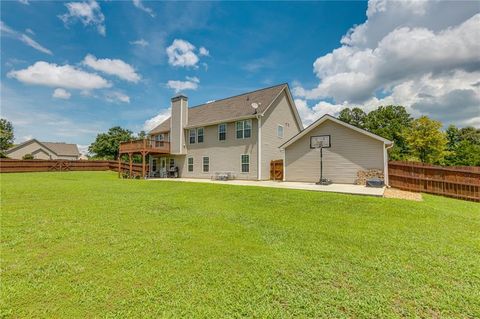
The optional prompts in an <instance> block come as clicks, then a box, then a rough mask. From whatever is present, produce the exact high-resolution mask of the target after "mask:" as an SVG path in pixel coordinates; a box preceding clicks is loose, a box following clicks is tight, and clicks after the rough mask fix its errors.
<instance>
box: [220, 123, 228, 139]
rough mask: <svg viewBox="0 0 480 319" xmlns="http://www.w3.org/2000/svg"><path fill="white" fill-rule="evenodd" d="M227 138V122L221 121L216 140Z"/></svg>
mask: <svg viewBox="0 0 480 319" xmlns="http://www.w3.org/2000/svg"><path fill="white" fill-rule="evenodd" d="M226 139H227V124H225V123H223V124H220V125H219V126H218V140H219V141H225V140H226Z"/></svg>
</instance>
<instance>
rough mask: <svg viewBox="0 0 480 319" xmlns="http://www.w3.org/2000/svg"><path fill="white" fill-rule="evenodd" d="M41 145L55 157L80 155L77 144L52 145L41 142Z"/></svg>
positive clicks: (51, 143)
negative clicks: (53, 153) (55, 155)
mask: <svg viewBox="0 0 480 319" xmlns="http://www.w3.org/2000/svg"><path fill="white" fill-rule="evenodd" d="M41 143H42V144H43V145H45V146H46V147H48V148H49V149H51V150H52V151H53V152H55V153H56V154H57V155H65V156H79V155H80V152H79V151H78V147H77V144H67V143H53V142H41Z"/></svg>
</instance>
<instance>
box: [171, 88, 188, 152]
mask: <svg viewBox="0 0 480 319" xmlns="http://www.w3.org/2000/svg"><path fill="white" fill-rule="evenodd" d="M171 101H172V117H171V121H170V153H171V154H180V155H181V154H186V153H187V150H186V148H185V136H184V134H185V133H184V132H185V126H186V125H187V121H188V97H186V96H185V95H183V94H178V95H176V96H174V97H172V100H171Z"/></svg>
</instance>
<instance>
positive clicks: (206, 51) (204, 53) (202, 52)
mask: <svg viewBox="0 0 480 319" xmlns="http://www.w3.org/2000/svg"><path fill="white" fill-rule="evenodd" d="M198 54H200V55H203V56H209V55H210V51H208V50H207V49H206V48H205V47H200V49H198Z"/></svg>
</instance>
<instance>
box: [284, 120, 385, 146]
mask: <svg viewBox="0 0 480 319" xmlns="http://www.w3.org/2000/svg"><path fill="white" fill-rule="evenodd" d="M327 120H329V121H332V122H335V123H337V124H340V125H342V126H344V127H347V128H349V129H352V130H354V131H357V132H359V133H361V134H364V135H367V136H369V137H371V138H373V139H376V140H378V141H381V142H383V143H385V144H393V142H392V141H390V140H387V139H385V138H383V137H381V136H379V135H377V134H374V133H371V132H369V131H366V130H364V129H361V128H359V127H356V126H353V125H351V124H348V123H345V122H343V121H341V120H339V119H337V118H336V117H334V116H331V115H329V114H325V115H324V116H322V117H321V118H319V119H318V120H316V121H315V122H313V123H312V124H310V125H309V126H308V127H307V128H305V129H304V130H303V131H301V132H299V133H298V134H297V135H295V136H293V137H292V138H291V139H289V140H288V141H286V142H285V143H283V144H282V145H280V148H281V149H285V148H286V147H288V146H290V145H292V144H293V143H295V142H296V141H298V140H299V139H300V138H301V137H303V136H305V135H306V134H308V133H309V132H310V131H312V130H313V129H315V128H316V127H318V126H319V125H321V124H322V123H324V122H325V121H327Z"/></svg>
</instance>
